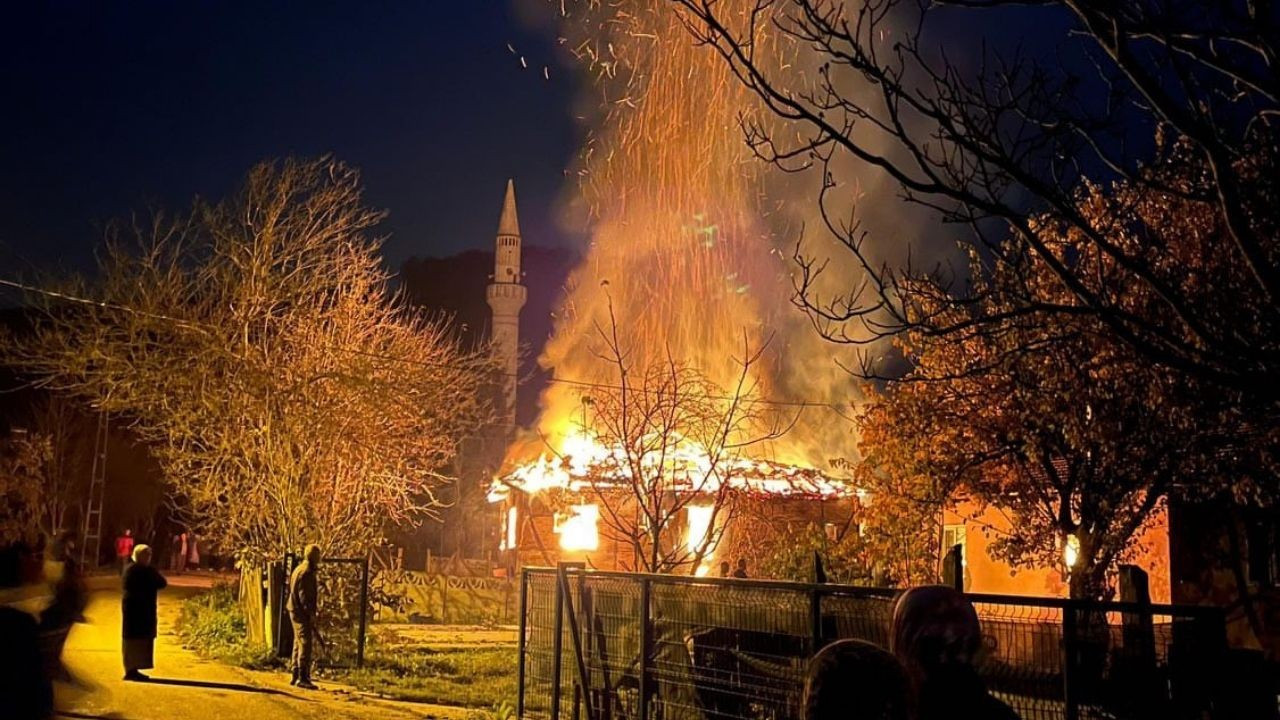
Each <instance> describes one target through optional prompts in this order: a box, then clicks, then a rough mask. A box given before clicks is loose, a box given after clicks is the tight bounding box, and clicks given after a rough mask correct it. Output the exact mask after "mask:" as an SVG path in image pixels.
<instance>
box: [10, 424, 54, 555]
mask: <svg viewBox="0 0 1280 720" xmlns="http://www.w3.org/2000/svg"><path fill="white" fill-rule="evenodd" d="M52 456H53V445H52V443H51V442H50V439H49V437H48V436H45V435H41V434H33V433H30V432H27V431H25V430H17V431H14V432H13V433H11V434H10V435H9V437H8V438H6V439H5V440H4V441H3V442H0V546H5V545H11V544H14V543H18V542H25V543H28V544H34V543H35V542H36V540H37V539H38V538H39V536H40V531H41V527H40V520H41V514H42V511H43V509H44V507H43V501H44V488H45V484H46V481H47V476H46V470H47V469H48V467H49V464H50V461H51V458H52Z"/></svg>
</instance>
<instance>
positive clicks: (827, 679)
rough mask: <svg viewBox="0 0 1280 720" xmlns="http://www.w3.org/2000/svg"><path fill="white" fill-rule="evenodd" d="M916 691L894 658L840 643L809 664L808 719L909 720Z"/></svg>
mask: <svg viewBox="0 0 1280 720" xmlns="http://www.w3.org/2000/svg"><path fill="white" fill-rule="evenodd" d="M910 689H911V683H910V681H909V680H908V678H907V672H906V670H905V669H904V668H903V667H902V663H900V662H898V659H897V658H895V657H894V656H893V655H891V654H890V653H888V652H886V651H885V650H882V649H880V648H878V647H876V646H875V645H873V644H871V643H869V642H864V641H862V640H839V641H837V642H833V643H831V644H830V645H828V646H826V647H824V648H822V650H820V651H818V654H817V655H814V656H813V659H811V660H810V661H809V667H808V671H807V673H806V676H805V681H804V696H803V698H804V699H803V700H802V702H801V705H800V707H801V711H802V713H803V715H802V717H803V720H907V718H909V717H910ZM957 717H961V716H957Z"/></svg>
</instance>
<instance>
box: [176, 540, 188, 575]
mask: <svg viewBox="0 0 1280 720" xmlns="http://www.w3.org/2000/svg"><path fill="white" fill-rule="evenodd" d="M187 553H188V550H187V533H186V531H183V532H182V533H181V534H179V535H178V567H177V568H176V569H175V572H179V573H183V572H186V571H187Z"/></svg>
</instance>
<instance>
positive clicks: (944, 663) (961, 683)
mask: <svg viewBox="0 0 1280 720" xmlns="http://www.w3.org/2000/svg"><path fill="white" fill-rule="evenodd" d="M889 641H890V643H891V649H892V650H893V654H894V655H895V656H897V658H898V660H899V661H900V662H901V663H902V665H903V667H905V668H906V670H907V676H908V678H909V679H910V681H911V686H912V689H913V694H914V695H915V698H916V703H917V714H916V717H917V718H918V720H942V719H943V718H957V717H963V718H972V719H973V720H1018V715H1017V713H1015V712H1014V711H1013V709H1012V708H1010V707H1009V706H1008V705H1006V704H1004V703H1003V702H1001V701H1000V700H997V699H996V698H994V697H992V696H991V695H990V694H989V693H988V692H987V687H986V685H985V684H984V683H983V681H982V678H981V677H979V675H978V670H977V663H978V653H979V651H980V650H981V649H982V627H981V625H980V623H979V622H978V613H977V611H976V610H974V609H973V604H972V603H970V602H969V601H968V599H966V598H965V596H964V594H963V593H961V592H959V591H958V590H956V589H955V588H953V587H947V586H945V585H926V586H923V587H916V588H911V589H910V590H907V591H906V592H904V593H903V594H902V595H901V596H900V597H899V598H898V602H897V604H896V605H895V606H894V609H893V626H892V629H891V632H890V637H889Z"/></svg>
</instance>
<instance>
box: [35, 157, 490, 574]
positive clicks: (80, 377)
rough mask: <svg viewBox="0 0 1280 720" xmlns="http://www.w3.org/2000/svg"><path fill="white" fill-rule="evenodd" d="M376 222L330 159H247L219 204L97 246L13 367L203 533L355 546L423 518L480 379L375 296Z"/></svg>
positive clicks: (279, 545)
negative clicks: (63, 398)
mask: <svg viewBox="0 0 1280 720" xmlns="http://www.w3.org/2000/svg"><path fill="white" fill-rule="evenodd" d="M381 218H382V213H380V212H376V211H373V210H369V209H367V208H366V207H365V206H364V205H363V202H362V198H361V189H360V183H359V178H358V176H357V174H356V172H355V171H353V170H352V169H350V168H348V167H346V166H344V165H342V164H340V163H337V162H334V161H331V160H329V159H321V160H317V161H305V162H302V161H293V160H288V161H284V162H280V163H265V164H262V165H259V166H257V167H255V168H254V169H253V170H252V171H251V172H250V173H249V175H248V177H247V179H246V181H245V184H244V186H243V187H242V189H241V190H240V191H239V192H238V193H237V194H235V195H233V196H231V197H229V198H227V199H226V200H223V201H222V202H219V203H216V204H210V203H204V202H200V201H197V202H196V203H195V205H194V207H193V209H192V211H191V212H190V213H189V214H187V215H185V216H180V217H169V216H165V215H162V214H157V215H155V216H153V217H152V218H151V219H150V220H149V222H146V223H138V222H135V223H134V224H133V225H132V227H130V228H128V232H127V233H124V232H121V233H116V234H114V235H113V236H112V237H111V238H109V239H110V241H111V242H110V247H109V249H108V250H107V252H106V253H105V255H104V259H103V261H102V267H101V272H100V278H99V279H97V280H96V281H94V282H92V283H90V282H84V281H80V282H78V283H73V284H72V285H71V292H67V293H63V294H62V296H61V297H55V298H54V299H52V300H49V301H48V302H46V304H45V307H44V312H43V313H42V315H41V316H40V318H39V320H38V322H37V324H36V330H35V333H34V335H33V337H32V338H31V339H30V340H29V341H27V342H25V343H24V344H23V345H22V346H21V348H20V353H19V357H18V361H19V362H21V363H22V364H23V366H24V367H25V368H26V370H27V371H28V372H30V373H32V374H34V375H35V376H36V377H37V378H39V379H40V382H42V383H43V384H44V385H46V386H48V387H50V388H51V389H54V390H58V391H63V392H70V393H74V394H76V395H78V396H80V397H84V398H87V399H89V400H90V401H91V402H92V403H93V404H94V405H95V406H97V407H99V408H101V409H102V410H103V411H106V412H111V413H113V414H116V415H117V416H119V417H122V418H125V419H127V420H128V421H130V422H131V423H132V424H133V426H134V428H135V429H136V430H137V432H138V433H139V434H140V435H141V437H143V438H144V439H145V440H147V441H149V442H150V443H151V444H152V447H153V448H155V452H156V453H157V455H158V459H159V461H160V463H161V465H162V467H163V469H164V471H165V474H166V477H167V480H168V482H169V484H170V489H171V491H172V494H173V495H174V496H175V498H176V499H177V502H176V503H175V504H176V506H177V507H178V508H179V509H181V510H182V511H183V512H184V513H186V514H187V515H188V516H189V519H190V520H192V521H193V522H194V523H196V524H198V525H199V526H200V527H201V528H202V529H203V531H204V533H205V534H206V535H207V536H208V537H209V539H210V540H211V541H214V542H215V543H217V544H219V545H222V546H224V547H228V548H236V549H240V550H243V551H245V552H249V553H252V554H278V553H280V552H282V551H283V550H285V549H288V548H296V547H299V546H300V545H301V544H302V543H304V542H308V541H318V542H320V543H321V544H322V545H323V546H324V547H325V548H326V550H336V549H339V548H341V549H348V550H349V549H352V548H363V547H369V546H370V545H371V544H372V543H373V542H375V541H376V540H377V539H378V538H380V537H381V533H382V531H383V529H384V528H385V527H386V526H387V525H388V524H390V523H411V522H414V521H416V520H418V519H420V518H422V517H423V516H424V515H425V514H428V513H429V512H430V511H431V507H432V505H433V504H434V498H433V494H432V491H433V488H435V487H437V486H438V485H439V483H441V482H444V481H446V480H447V479H448V472H449V468H450V467H451V463H452V462H453V460H454V457H455V454H456V451H457V444H458V442H459V440H460V439H461V437H463V436H464V435H465V434H467V433H468V432H470V429H471V428H473V427H475V426H476V425H477V424H478V423H481V422H483V421H484V419H485V418H486V416H487V407H486V403H485V401H484V398H485V397H486V395H485V393H483V392H482V388H483V386H484V385H485V383H487V382H490V381H491V379H492V377H491V371H492V365H491V363H490V362H489V360H488V358H487V355H486V354H484V353H479V352H476V353H472V352H468V351H464V350H463V349H461V348H459V347H458V346H457V344H456V342H455V341H454V338H453V335H452V333H451V331H450V329H449V327H448V326H447V324H445V323H444V322H441V321H435V320H431V319H428V318H426V317H423V316H420V315H418V314H415V313H414V312H413V311H411V310H409V309H408V308H407V307H406V306H405V305H404V304H403V303H401V302H399V299H398V298H397V297H395V296H394V295H392V294H391V292H390V291H389V290H388V288H387V280H388V278H387V276H386V274H385V272H384V270H383V269H382V267H381V262H380V258H379V256H378V249H379V243H378V242H377V241H376V240H374V239H373V238H372V237H371V236H370V233H371V232H372V231H373V228H374V227H375V226H376V224H377V223H378V222H379V220H380V219H381Z"/></svg>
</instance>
